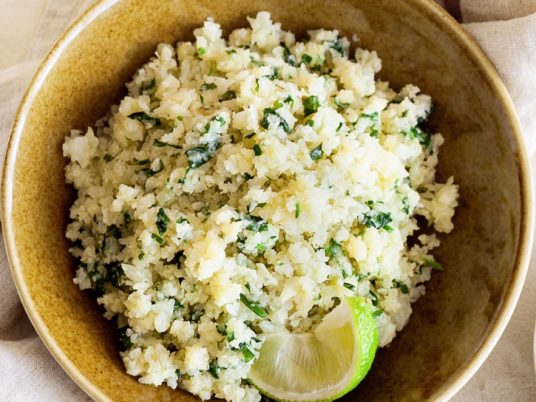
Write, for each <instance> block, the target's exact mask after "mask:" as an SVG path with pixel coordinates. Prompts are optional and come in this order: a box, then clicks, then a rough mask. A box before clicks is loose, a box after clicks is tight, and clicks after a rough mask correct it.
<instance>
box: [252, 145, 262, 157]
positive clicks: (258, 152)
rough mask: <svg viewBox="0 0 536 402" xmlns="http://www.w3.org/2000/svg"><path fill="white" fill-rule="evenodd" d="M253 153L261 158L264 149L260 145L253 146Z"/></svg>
mask: <svg viewBox="0 0 536 402" xmlns="http://www.w3.org/2000/svg"><path fill="white" fill-rule="evenodd" d="M253 152H254V153H255V156H261V155H262V149H261V147H260V146H259V144H255V145H253Z"/></svg>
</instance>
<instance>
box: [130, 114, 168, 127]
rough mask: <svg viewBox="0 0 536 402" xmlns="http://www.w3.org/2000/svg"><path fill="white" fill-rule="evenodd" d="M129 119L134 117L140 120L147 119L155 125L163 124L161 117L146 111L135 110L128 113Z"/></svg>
mask: <svg viewBox="0 0 536 402" xmlns="http://www.w3.org/2000/svg"><path fill="white" fill-rule="evenodd" d="M128 118H129V119H134V120H138V121H142V122H143V121H147V122H150V123H153V124H154V125H155V126H159V125H160V124H161V122H160V119H156V118H154V117H151V116H149V115H148V114H147V113H145V112H135V113H131V114H129V115H128Z"/></svg>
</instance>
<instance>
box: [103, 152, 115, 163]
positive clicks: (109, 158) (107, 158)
mask: <svg viewBox="0 0 536 402" xmlns="http://www.w3.org/2000/svg"><path fill="white" fill-rule="evenodd" d="M113 158H114V157H113V156H112V155H110V154H105V155H104V158H103V159H104V160H105V161H106V162H110V161H111V160H112V159H113Z"/></svg>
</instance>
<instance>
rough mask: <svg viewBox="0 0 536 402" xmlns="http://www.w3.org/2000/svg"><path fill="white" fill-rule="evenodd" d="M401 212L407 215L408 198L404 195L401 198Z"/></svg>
mask: <svg viewBox="0 0 536 402" xmlns="http://www.w3.org/2000/svg"><path fill="white" fill-rule="evenodd" d="M402 212H404V213H405V214H406V215H409V199H408V197H406V196H404V198H402Z"/></svg>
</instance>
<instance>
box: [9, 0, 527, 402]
mask: <svg viewBox="0 0 536 402" xmlns="http://www.w3.org/2000/svg"><path fill="white" fill-rule="evenodd" d="M426 3H427V2H425V1H419V0H411V1H405V2H401V1H398V0H332V1H330V2H329V5H328V3H326V2H325V1H323V0H309V1H308V2H303V1H299V0H273V1H270V2H265V1H261V0H248V1H246V0H226V1H221V2H215V1H209V0H199V1H195V2H192V1H185V0H121V1H105V2H104V3H101V4H100V5H99V6H97V9H102V10H104V9H105V11H104V12H102V13H101V14H100V15H99V16H98V17H97V18H96V19H94V20H93V21H92V22H91V23H89V24H88V25H87V26H86V27H85V28H84V29H83V30H82V31H81V32H80V33H79V34H78V35H76V36H74V35H70V36H69V40H67V41H66V40H65V39H64V43H62V44H60V48H59V49H58V50H57V52H56V54H57V55H59V58H58V59H57V60H56V61H55V62H54V63H52V62H51V61H49V65H50V66H51V68H50V71H49V72H48V74H47V75H46V80H44V81H43V82H39V81H38V82H35V83H34V88H33V92H32V93H33V96H30V97H29V98H28V99H27V105H26V108H25V109H24V110H23V112H22V114H21V115H20V116H19V119H20V120H19V121H18V123H17V126H16V127H17V128H16V130H15V131H16V132H17V133H20V136H17V137H16V138H18V139H19V141H18V142H17V141H16V140H15V141H13V140H12V143H11V150H10V152H11V158H12V160H13V169H12V171H10V172H8V176H7V177H6V178H7V179H8V180H5V182H6V184H5V186H6V188H5V190H6V191H5V200H4V208H5V212H4V217H5V219H6V221H5V230H7V231H8V234H7V235H6V236H7V243H8V248H10V254H11V261H12V264H13V271H14V276H15V279H16V282H17V285H18V287H19V290H20V292H21V293H22V295H23V299H24V301H25V305H26V308H27V309H28V310H29V311H30V315H31V316H32V318H33V321H34V324H35V325H36V326H37V327H38V329H39V331H40V333H41V335H42V336H43V337H44V339H45V341H46V342H47V344H48V346H49V347H50V348H51V349H52V351H53V353H54V354H55V355H56V357H59V359H60V360H61V361H62V364H63V365H64V367H67V369H68V371H70V373H71V375H72V376H73V377H75V379H77V381H78V382H79V383H82V384H83V386H84V387H85V388H86V391H88V392H90V393H91V394H92V395H93V396H95V397H99V398H102V397H109V398H111V399H113V400H117V401H129V400H140V401H141V400H175V401H195V400H197V399H196V398H194V397H192V396H189V395H188V394H186V393H182V392H180V391H172V390H170V389H168V388H166V387H160V388H156V387H152V386H145V385H141V384H139V383H137V382H136V380H135V379H134V378H132V377H130V376H128V375H127V374H125V372H124V368H123V365H122V363H121V361H120V359H119V356H118V345H117V341H116V335H115V332H114V330H113V328H112V325H111V324H110V323H109V322H107V321H106V320H105V319H104V318H102V316H101V314H102V311H101V310H100V309H99V308H97V304H96V302H95V301H94V300H92V299H91V297H90V295H89V294H87V293H83V292H80V291H79V290H78V289H77V288H76V287H75V285H74V284H73V282H72V277H73V274H74V261H73V260H72V258H71V257H70V255H69V253H68V248H69V244H68V242H67V240H66V239H65V237H64V231H65V226H66V224H67V221H68V208H69V206H70V203H71V202H72V200H73V194H72V191H71V189H69V187H67V186H66V185H65V182H64V175H63V167H64V165H65V160H64V159H63V158H62V153H61V144H62V142H63V140H64V137H65V135H66V134H67V133H68V132H69V129H71V128H79V129H85V128H86V127H87V126H88V125H90V124H93V123H94V121H95V120H96V119H97V118H99V117H101V116H102V115H103V114H105V113H106V111H107V110H108V108H109V107H110V105H111V104H112V103H113V102H114V101H117V100H119V99H120V98H121V96H122V94H124V93H125V90H124V83H125V82H126V81H127V80H129V79H130V77H131V75H132V74H133V73H134V72H135V71H136V69H137V68H139V66H140V65H141V64H142V63H143V62H144V61H145V60H147V59H148V58H149V57H150V56H151V54H152V52H153V51H154V49H155V46H156V44H157V43H159V42H163V41H164V42H176V41H177V40H179V39H191V37H192V34H191V32H192V30H193V29H194V28H195V27H197V26H199V25H201V24H202V23H203V21H204V19H205V18H206V17H208V16H212V17H214V18H215V20H216V21H218V22H220V23H221V24H222V26H223V27H224V28H225V32H226V33H228V32H229V30H230V29H232V28H235V27H239V26H244V25H245V24H246V20H245V17H246V16H247V15H252V14H254V13H256V12H257V11H260V10H268V11H270V12H271V13H272V17H273V19H274V20H276V21H280V22H282V25H283V28H284V29H287V30H292V31H294V32H295V33H297V34H298V35H301V36H303V35H304V34H305V33H306V30H307V29H312V28H321V27H324V28H336V29H339V30H340V31H341V32H342V33H343V34H346V35H349V36H351V35H352V34H354V33H355V34H357V35H358V36H359V37H360V38H361V45H362V46H364V47H366V48H370V49H374V50H377V51H378V54H379V56H380V58H381V59H382V60H383V70H382V73H381V76H382V77H383V78H384V79H386V80H389V81H390V82H391V84H392V85H393V86H394V87H395V88H400V87H401V86H402V85H404V84H405V83H414V84H416V85H418V86H419V87H421V89H422V90H423V92H425V93H428V94H430V95H431V96H432V98H433V100H434V103H435V112H434V113H433V115H432V118H431V121H432V123H433V126H434V128H435V129H436V130H437V131H439V132H441V133H443V135H444V137H445V144H444V145H443V147H442V148H441V157H440V165H439V176H440V179H441V180H446V179H447V178H448V177H450V176H451V175H454V177H455V181H456V182H457V183H458V184H459V185H460V192H461V198H460V206H459V207H458V209H457V213H456V217H455V230H454V231H453V232H452V233H451V234H450V235H449V236H447V237H444V238H443V243H442V246H441V248H440V249H439V251H438V252H437V256H438V259H439V260H440V261H441V262H442V263H443V265H444V266H445V267H446V269H445V271H444V272H443V273H438V274H436V275H434V277H433V279H432V281H431V282H430V283H429V284H428V285H427V294H426V296H424V297H423V298H422V299H421V300H419V302H417V303H416V304H415V305H414V314H413V315H412V317H411V319H410V322H409V324H408V326H407V327H406V329H405V330H404V331H403V332H401V333H400V334H399V336H398V337H397V338H396V339H395V341H394V342H393V344H392V345H391V346H390V347H389V348H386V349H383V350H381V351H380V352H379V353H378V357H377V360H376V362H375V363H374V366H373V369H372V371H371V373H370V374H369V375H368V377H367V378H366V380H365V381H364V382H363V384H362V385H360V386H359V388H358V389H357V390H356V391H354V392H353V393H351V394H350V395H348V396H347V397H346V398H345V399H344V400H356V399H359V400H364V401H365V400H366V401H383V400H421V399H432V398H436V397H439V396H441V395H445V394H444V393H445V392H446V390H447V389H449V387H450V386H451V385H452V383H453V382H454V381H455V380H456V379H457V378H458V377H459V376H460V375H462V374H461V373H462V372H463V369H464V367H466V366H467V365H468V364H469V362H470V360H471V359H472V358H473V356H474V354H475V353H476V352H477V350H478V348H479V346H480V345H481V343H482V341H483V339H484V338H485V335H486V333H487V332H488V331H489V328H490V326H491V325H493V323H494V322H495V319H496V316H497V313H498V311H499V310H500V307H501V303H502V300H503V298H504V295H505V292H507V291H508V286H509V284H510V278H511V277H512V276H513V275H516V269H517V268H516V259H517V258H518V248H519V242H520V236H522V234H523V233H524V230H525V229H523V222H524V221H525V215H524V214H525V213H526V212H525V211H524V210H523V205H522V204H523V202H522V200H523V191H524V189H523V188H522V184H521V183H522V178H521V174H522V172H521V171H520V167H519V165H518V157H517V154H518V151H519V149H518V146H519V144H518V143H517V142H516V140H515V136H514V134H513V133H514V132H515V131H516V128H515V127H513V126H512V121H513V120H512V116H511V115H510V114H509V111H508V108H506V107H505V103H504V101H503V100H501V98H500V96H501V94H498V92H497V89H496V87H495V86H494V83H493V79H490V77H489V75H488V73H486V72H485V71H483V70H482V68H480V67H479V66H480V64H479V61H478V56H475V55H474V54H473V53H472V52H471V50H470V49H468V48H467V47H466V45H465V44H464V42H463V41H461V40H460V39H459V37H458V36H457V35H456V34H454V33H453V31H452V30H451V29H450V28H448V26H449V25H450V24H453V22H451V21H450V20H449V19H448V18H447V17H446V16H444V15H441V14H440V13H438V12H434V11H431V10H433V6H431V5H430V4H426ZM86 20H89V18H88V17H86ZM15 158H16V159H15ZM8 170H9V168H8ZM10 175H12V176H10ZM10 177H11V178H10ZM74 368H75V369H74ZM77 370H78V373H77V372H76V371H77Z"/></svg>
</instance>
